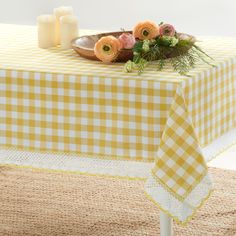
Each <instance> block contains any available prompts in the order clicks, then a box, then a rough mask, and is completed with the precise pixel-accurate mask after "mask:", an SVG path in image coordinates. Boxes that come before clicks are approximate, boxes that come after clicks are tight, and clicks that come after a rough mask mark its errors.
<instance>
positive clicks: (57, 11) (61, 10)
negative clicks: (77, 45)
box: [53, 6, 73, 44]
mask: <svg viewBox="0 0 236 236" xmlns="http://www.w3.org/2000/svg"><path fill="white" fill-rule="evenodd" d="M53 12H54V15H55V16H56V42H57V44H60V17H62V16H66V15H73V8H72V7H64V6H62V7H58V8H54V11H53Z"/></svg>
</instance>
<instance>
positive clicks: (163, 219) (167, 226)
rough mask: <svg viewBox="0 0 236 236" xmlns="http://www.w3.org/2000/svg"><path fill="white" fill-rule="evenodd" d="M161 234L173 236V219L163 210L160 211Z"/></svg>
mask: <svg viewBox="0 0 236 236" xmlns="http://www.w3.org/2000/svg"><path fill="white" fill-rule="evenodd" d="M160 230H161V236H173V220H172V218H171V217H169V216H168V215H167V214H165V213H164V212H163V211H161V212H160Z"/></svg>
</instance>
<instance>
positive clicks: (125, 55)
mask: <svg viewBox="0 0 236 236" xmlns="http://www.w3.org/2000/svg"><path fill="white" fill-rule="evenodd" d="M122 33H124V32H123V31H119V32H108V33H101V34H95V35H88V36H82V37H78V38H75V39H73V40H72V41H71V44H72V48H73V49H74V50H75V51H76V52H77V53H78V54H79V55H80V56H81V57H84V58H87V59H90V60H96V61H99V59H98V58H97V57H96V56H95V54H94V46H95V44H96V42H97V41H98V40H99V39H100V38H101V37H103V36H108V35H113V36H115V37H117V38H118V37H119V36H120V35H121V34H122ZM125 33H132V31H125ZM180 34H181V35H182V36H183V35H184V36H185V37H191V38H192V39H194V37H193V36H191V35H188V34H183V33H180ZM180 34H179V35H180ZM174 56H176V55H175V54H173V53H169V55H166V57H167V58H170V57H174ZM132 59H133V52H132V49H122V50H121V51H120V53H119V55H118V57H117V59H116V62H127V61H128V60H132Z"/></svg>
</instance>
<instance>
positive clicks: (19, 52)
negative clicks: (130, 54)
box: [0, 24, 236, 223]
mask: <svg viewBox="0 0 236 236" xmlns="http://www.w3.org/2000/svg"><path fill="white" fill-rule="evenodd" d="M81 33H83V34H86V33H91V32H88V31H81ZM36 38H37V33H36V28H35V27H32V26H15V25H4V24H0V127H1V129H0V145H1V147H2V148H16V149H19V150H28V151H40V152H47V153H66V154H67V155H69V154H73V155H77V156H83V157H86V158H87V159H88V160H93V159H92V158H95V159H96V161H97V160H98V159H100V160H115V161H117V162H120V163H123V162H124V160H125V161H126V163H129V162H132V161H136V162H137V161H138V162H143V163H146V162H151V163H153V168H152V170H151V173H150V175H149V177H148V179H147V182H146V186H145V192H146V194H147V196H148V197H149V198H150V199H151V200H152V201H154V202H155V203H156V204H158V205H159V207H160V208H161V209H162V210H164V211H165V212H166V213H168V214H169V215H171V216H172V217H173V218H174V219H176V220H177V221H179V222H181V223H184V222H187V220H189V219H190V217H191V216H192V215H193V214H194V212H195V210H196V209H197V208H198V207H199V206H200V205H201V204H202V203H203V201H204V200H205V199H206V198H207V197H208V196H209V194H210V192H211V190H212V183H211V179H210V177H209V174H208V170H207V166H206V158H205V157H204V155H203V152H202V149H203V148H204V147H206V146H207V145H209V144H211V143H212V142H213V141H214V140H216V139H217V138H220V137H221V136H222V135H224V134H225V133H227V132H229V131H230V130H232V129H233V128H235V127H236V39H234V38H219V37H218V38H212V37H203V38H200V39H201V41H200V42H199V43H198V44H199V46H201V47H202V48H203V49H204V50H205V51H206V52H207V53H208V54H210V55H211V56H212V57H213V58H214V59H215V61H214V64H215V65H216V67H215V68H214V67H210V66H208V65H205V64H199V65H198V66H197V67H196V68H195V69H193V70H192V71H191V72H189V75H190V76H189V77H186V76H181V75H179V74H177V73H175V72H173V71H172V69H171V68H165V70H164V71H162V72H157V71H156V69H155V65H153V64H151V65H150V66H149V68H148V69H147V70H146V71H145V72H144V73H143V74H142V75H141V76H138V75H136V74H135V73H131V74H127V73H124V72H123V70H122V68H123V64H122V63H114V64H111V65H106V64H103V63H101V62H97V61H88V60H86V59H83V58H81V57H79V56H78V55H77V54H76V53H75V52H74V51H73V50H62V49H60V48H51V49H47V50H45V49H39V48H38V47H37V40H36ZM235 140H236V137H235ZM235 140H234V141H235ZM109 163H110V162H109ZM104 168H105V166H104ZM106 168H107V166H106ZM106 173H107V172H105V171H104V174H106ZM116 175H117V174H116ZM127 176H129V174H128V173H127Z"/></svg>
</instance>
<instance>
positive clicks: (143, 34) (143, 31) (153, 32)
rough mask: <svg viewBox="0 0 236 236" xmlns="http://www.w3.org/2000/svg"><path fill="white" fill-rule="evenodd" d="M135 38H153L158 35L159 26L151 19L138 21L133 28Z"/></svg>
mask: <svg viewBox="0 0 236 236" xmlns="http://www.w3.org/2000/svg"><path fill="white" fill-rule="evenodd" d="M133 35H134V37H135V38H138V39H141V40H144V39H154V38H156V37H157V36H158V35H159V26H158V25H157V24H156V23H155V22H153V21H144V22H140V23H138V24H137V25H136V26H135V27H134V29H133Z"/></svg>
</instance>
